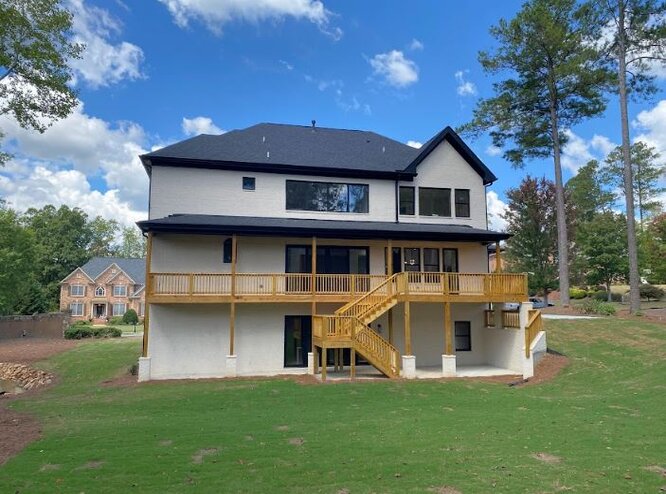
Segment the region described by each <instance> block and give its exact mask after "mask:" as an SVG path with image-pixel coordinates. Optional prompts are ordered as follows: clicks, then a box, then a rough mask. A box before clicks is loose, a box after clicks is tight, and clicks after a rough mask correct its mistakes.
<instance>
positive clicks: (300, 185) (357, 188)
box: [287, 180, 369, 213]
mask: <svg viewBox="0 0 666 494" xmlns="http://www.w3.org/2000/svg"><path fill="white" fill-rule="evenodd" d="M368 196H369V186H368V185H367V184H341V183H330V182H305V181H301V180H287V209H289V210H301V211H331V212H342V213H367V212H368V209H369V198H368Z"/></svg>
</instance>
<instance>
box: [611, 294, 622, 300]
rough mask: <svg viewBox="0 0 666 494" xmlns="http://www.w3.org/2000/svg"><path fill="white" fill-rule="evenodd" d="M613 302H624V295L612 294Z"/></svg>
mask: <svg viewBox="0 0 666 494" xmlns="http://www.w3.org/2000/svg"><path fill="white" fill-rule="evenodd" d="M611 300H612V301H613V302H622V294H621V293H614V292H611Z"/></svg>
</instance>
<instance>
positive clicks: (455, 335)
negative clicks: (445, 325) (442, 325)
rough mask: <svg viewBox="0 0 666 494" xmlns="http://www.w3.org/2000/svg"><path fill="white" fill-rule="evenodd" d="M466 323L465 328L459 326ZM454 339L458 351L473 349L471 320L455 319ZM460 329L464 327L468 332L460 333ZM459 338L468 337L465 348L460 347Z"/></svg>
mask: <svg viewBox="0 0 666 494" xmlns="http://www.w3.org/2000/svg"><path fill="white" fill-rule="evenodd" d="M459 324H460V325H463V324H464V325H465V327H464V328H459V327H458V325H459ZM453 328H454V329H453V335H454V336H453V340H454V344H455V348H456V352H471V351H472V322H471V321H455V322H454V323H453ZM458 329H461V330H462V329H464V330H465V332H466V333H467V334H462V335H459V334H458ZM458 338H466V339H467V345H465V347H464V348H458Z"/></svg>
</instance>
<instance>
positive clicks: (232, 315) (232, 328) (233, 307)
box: [229, 233, 238, 355]
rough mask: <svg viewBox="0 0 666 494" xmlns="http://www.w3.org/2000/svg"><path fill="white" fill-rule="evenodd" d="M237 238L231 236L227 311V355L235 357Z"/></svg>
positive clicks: (234, 235)
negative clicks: (229, 292)
mask: <svg viewBox="0 0 666 494" xmlns="http://www.w3.org/2000/svg"><path fill="white" fill-rule="evenodd" d="M237 245H238V244H237V238H236V234H235V233H234V234H233V235H232V236H231V307H230V310H229V355H235V353H234V351H235V348H234V344H235V340H236V260H237V257H238V253H237V251H236V248H237Z"/></svg>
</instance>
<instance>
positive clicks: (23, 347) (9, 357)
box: [0, 338, 80, 364]
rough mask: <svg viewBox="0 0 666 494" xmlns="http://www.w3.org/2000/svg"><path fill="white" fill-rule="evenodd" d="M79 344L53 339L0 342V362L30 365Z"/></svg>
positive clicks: (23, 339)
mask: <svg viewBox="0 0 666 494" xmlns="http://www.w3.org/2000/svg"><path fill="white" fill-rule="evenodd" d="M79 343H80V342H78V341H75V340H65V339H54V338H20V339H19V338H17V339H13V340H0V362H14V363H17V364H31V363H33V362H37V361H39V360H44V359H47V358H49V357H50V356H51V355H55V354H56V353H61V352H64V351H66V350H70V349H71V348H74V347H75V346H76V345H78V344H79Z"/></svg>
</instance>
